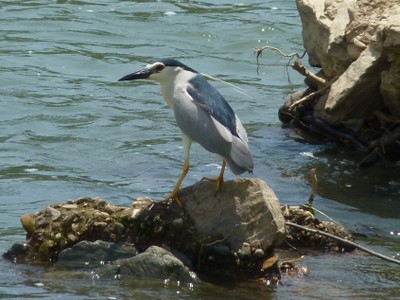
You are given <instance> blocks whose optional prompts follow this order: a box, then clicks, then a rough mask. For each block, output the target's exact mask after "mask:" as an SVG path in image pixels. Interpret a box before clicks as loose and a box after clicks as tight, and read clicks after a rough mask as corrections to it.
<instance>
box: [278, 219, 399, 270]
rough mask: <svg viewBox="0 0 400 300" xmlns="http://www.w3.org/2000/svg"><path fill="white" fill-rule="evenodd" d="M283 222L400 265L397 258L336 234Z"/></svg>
mask: <svg viewBox="0 0 400 300" xmlns="http://www.w3.org/2000/svg"><path fill="white" fill-rule="evenodd" d="M285 224H286V225H288V226H292V227H296V228H300V229H302V230H305V231H308V232H312V233H316V234H320V235H323V236H326V237H329V238H331V239H334V240H337V241H339V242H341V243H343V244H346V245H349V246H352V247H354V248H357V249H359V250H361V251H364V252H366V253H368V254H371V255H373V256H376V257H379V258H381V259H383V260H386V261H388V262H391V263H395V264H398V265H400V260H398V259H395V258H391V257H389V256H386V255H383V254H380V253H377V252H375V251H372V250H370V249H367V248H365V247H363V246H361V245H359V244H356V243H354V242H352V241H349V240H346V239H343V238H341V237H338V236H336V235H333V234H330V233H327V232H323V231H320V230H318V229H312V228H308V227H305V226H301V225H298V224H295V223H292V222H289V221H286V223H285Z"/></svg>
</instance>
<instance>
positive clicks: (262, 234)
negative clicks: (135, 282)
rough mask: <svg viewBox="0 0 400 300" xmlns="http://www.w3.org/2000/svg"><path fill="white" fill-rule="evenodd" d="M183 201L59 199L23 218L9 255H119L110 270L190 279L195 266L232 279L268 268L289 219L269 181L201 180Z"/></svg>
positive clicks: (70, 258) (20, 258)
mask: <svg viewBox="0 0 400 300" xmlns="http://www.w3.org/2000/svg"><path fill="white" fill-rule="evenodd" d="M180 199H181V202H182V203H183V204H184V207H183V209H182V208H180V207H178V206H177V205H176V204H175V203H173V204H172V205H171V206H169V207H166V206H165V204H162V203H157V202H154V201H152V200H150V199H142V198H140V199H137V200H136V201H135V202H134V203H133V205H132V206H131V207H123V206H115V205H112V204H110V203H108V202H107V201H105V200H103V199H100V198H81V199H78V200H70V201H67V202H66V203H58V204H55V205H52V206H49V207H47V208H45V209H43V210H42V211H40V212H37V213H35V214H27V215H24V216H22V217H21V223H22V225H23V227H24V229H25V231H26V233H27V234H26V238H27V241H26V243H18V244H15V245H14V246H13V247H12V248H11V249H10V250H9V251H8V252H7V253H5V254H4V255H3V256H4V257H5V258H7V259H10V260H13V261H16V262H39V263H43V262H54V263H57V262H59V264H60V265H63V266H71V265H72V266H73V265H74V264H76V265H77V266H79V265H81V266H82V265H84V264H85V263H87V262H88V263H90V262H93V261H114V263H113V266H112V267H111V266H110V267H109V269H107V270H108V271H107V272H108V273H107V272H106V273H107V274H109V273H110V272H111V273H112V272H113V270H115V265H116V264H120V266H121V268H120V271H121V272H123V273H124V274H125V275H126V274H128V275H129V274H130V275H131V276H138V277H140V276H142V275H143V276H142V277H146V276H152V275H154V274H155V273H158V272H160V276H167V275H166V274H167V273H168V272H170V273H169V274H175V275H176V276H175V275H174V276H175V277H176V278H188V276H191V275H190V273H188V272H189V269H190V270H193V271H195V272H199V273H200V274H203V275H205V276H207V277H214V278H215V277H216V278H224V279H228V278H229V279H232V280H236V279H238V278H250V277H254V276H258V277H263V276H264V275H265V274H266V272H267V269H266V268H265V269H262V266H263V262H264V261H265V260H266V259H268V258H270V257H271V256H272V255H273V249H274V247H275V246H277V245H279V243H280V242H282V240H283V237H284V232H285V223H284V219H283V215H282V212H281V210H280V205H279V201H278V199H277V198H276V196H275V194H274V192H273V191H272V190H271V189H270V188H269V187H268V186H267V185H266V184H265V183H264V182H263V181H261V180H259V179H240V180H234V181H228V182H224V184H223V187H222V190H221V191H220V192H218V193H216V192H215V184H213V183H210V182H208V181H202V182H199V183H197V184H195V185H194V186H191V187H187V188H185V189H183V190H182V191H181V193H180ZM98 240H101V241H98ZM113 244H114V246H110V245H113ZM154 247H156V248H154ZM161 248H163V249H161ZM85 253H86V254H85ZM157 253H158V254H157ZM113 254H115V255H118V257H117V256H115V255H114V256H113ZM127 256H128V257H127ZM129 256H131V257H129ZM149 261H152V262H151V263H150V262H149ZM133 265H136V267H138V268H133V267H132V266H133ZM140 266H142V267H140ZM149 266H152V267H151V268H150V267H149ZM150 269H151V270H150ZM99 272H100V271H99ZM154 272H155V273H154ZM141 274H142V275H141ZM130 275H129V276H130ZM171 276H172V275H171ZM185 276H186V277H185ZM175 277H174V278H175Z"/></svg>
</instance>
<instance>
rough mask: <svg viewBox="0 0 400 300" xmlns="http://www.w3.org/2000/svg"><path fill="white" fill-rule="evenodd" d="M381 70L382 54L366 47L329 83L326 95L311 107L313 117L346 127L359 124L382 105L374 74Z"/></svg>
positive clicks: (379, 79)
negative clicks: (352, 122)
mask: <svg viewBox="0 0 400 300" xmlns="http://www.w3.org/2000/svg"><path fill="white" fill-rule="evenodd" d="M385 67H386V64H385V59H384V57H383V56H382V53H380V52H379V51H377V50H376V49H375V48H374V47H373V46H371V45H369V46H368V48H367V49H366V50H365V51H363V52H362V53H361V55H360V57H359V58H358V59H357V60H356V61H355V62H353V63H352V64H351V65H350V66H349V67H348V68H347V70H346V71H345V72H344V73H343V74H342V75H341V76H340V77H339V78H338V79H337V80H336V81H335V82H334V83H333V84H332V86H331V88H330V92H329V94H328V95H327V96H326V97H323V98H320V101H319V102H318V103H317V104H316V105H315V106H314V115H315V116H316V117H318V118H321V119H323V120H325V121H328V122H329V123H331V124H338V123H342V124H346V125H347V124H349V122H348V121H350V120H359V121H360V122H362V120H363V119H364V118H365V116H369V114H370V113H371V112H373V111H374V110H376V109H378V108H379V107H380V106H382V104H383V99H382V96H381V94H380V91H379V85H380V82H381V78H380V76H377V74H381V72H382V71H383V70H384V68H385ZM356 124H357V123H356ZM358 125H361V124H358ZM352 128H353V129H357V128H359V126H358V127H357V126H356V127H355V126H352Z"/></svg>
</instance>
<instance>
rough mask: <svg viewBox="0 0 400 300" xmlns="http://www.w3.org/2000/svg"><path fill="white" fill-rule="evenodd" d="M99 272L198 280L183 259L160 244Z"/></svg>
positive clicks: (134, 276)
mask: <svg viewBox="0 0 400 300" xmlns="http://www.w3.org/2000/svg"><path fill="white" fill-rule="evenodd" d="M98 274H99V275H100V276H101V277H115V276H118V277H122V278H124V277H129V278H136V279H148V278H152V279H162V280H165V279H170V280H180V281H184V282H196V281H197V280H198V279H197V277H196V275H195V274H194V273H193V272H191V271H190V270H189V269H188V268H187V267H186V266H185V265H184V264H183V263H182V261H180V260H179V259H178V258H176V257H175V256H174V255H173V254H172V253H171V252H169V251H167V250H165V249H163V248H161V247H158V246H151V247H149V248H148V249H147V250H146V251H144V252H143V253H140V254H138V255H136V256H134V257H131V258H125V259H119V260H116V261H115V262H114V263H113V264H112V265H107V266H105V267H104V268H102V269H100V270H99V273H98Z"/></svg>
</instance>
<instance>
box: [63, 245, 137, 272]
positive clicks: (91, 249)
mask: <svg viewBox="0 0 400 300" xmlns="http://www.w3.org/2000/svg"><path fill="white" fill-rule="evenodd" d="M136 254H138V251H137V249H136V248H135V247H134V246H133V245H126V244H120V243H109V242H104V241H100V240H98V241H95V242H89V241H81V242H79V243H77V244H76V245H74V246H72V247H71V248H68V249H65V250H63V251H61V252H60V254H59V255H58V259H57V264H58V265H62V266H68V267H81V268H82V267H84V266H87V265H88V264H90V265H91V267H93V266H95V267H96V266H100V265H104V264H105V263H107V262H110V261H115V260H118V259H123V258H127V257H133V256H135V255H136Z"/></svg>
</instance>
